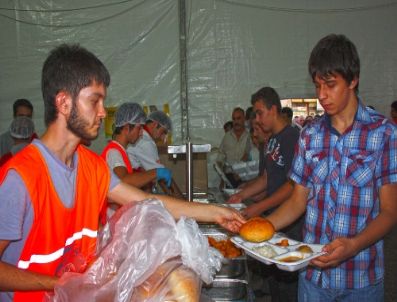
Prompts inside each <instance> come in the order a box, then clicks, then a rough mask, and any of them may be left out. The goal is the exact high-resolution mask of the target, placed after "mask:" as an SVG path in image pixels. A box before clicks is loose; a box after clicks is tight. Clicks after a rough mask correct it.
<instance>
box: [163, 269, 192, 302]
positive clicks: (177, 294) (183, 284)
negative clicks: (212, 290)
mask: <svg viewBox="0 0 397 302" xmlns="http://www.w3.org/2000/svg"><path fill="white" fill-rule="evenodd" d="M199 285H200V284H199V278H198V277H197V275H196V274H195V273H194V272H193V271H192V270H191V269H189V268H187V267H186V266H180V267H178V268H177V269H176V270H174V271H172V273H171V274H170V276H169V278H168V286H169V287H170V288H171V293H172V300H173V301H176V302H198V301H199V299H200V292H199V288H200V286H199Z"/></svg>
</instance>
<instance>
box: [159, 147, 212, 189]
mask: <svg viewBox="0 0 397 302" xmlns="http://www.w3.org/2000/svg"><path fill="white" fill-rule="evenodd" d="M159 156H160V162H161V163H162V164H163V165H164V166H166V167H167V168H168V169H170V170H171V171H172V176H173V178H174V180H175V182H176V183H177V185H178V186H179V189H180V190H181V191H182V192H184V193H186V154H177V155H176V158H173V156H172V154H168V153H167V147H159ZM207 190H208V174H207V154H206V153H193V192H207Z"/></svg>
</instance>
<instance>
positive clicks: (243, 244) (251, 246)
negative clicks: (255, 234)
mask: <svg viewBox="0 0 397 302" xmlns="http://www.w3.org/2000/svg"><path fill="white" fill-rule="evenodd" d="M274 237H276V239H277V240H279V238H278V237H282V238H286V237H285V236H284V235H281V234H278V233H276V234H275V235H274ZM274 237H273V238H274ZM231 241H232V242H233V243H234V244H235V245H236V246H238V247H240V248H242V249H243V250H244V251H245V253H246V254H248V255H250V256H251V257H252V258H255V259H256V260H258V261H260V262H263V263H265V264H268V265H270V264H275V265H276V266H277V267H278V268H279V269H281V270H284V271H290V272H293V271H296V270H298V269H301V268H304V267H306V266H307V265H308V264H309V262H310V260H312V259H314V258H317V257H319V256H321V255H324V254H325V252H322V248H323V246H324V245H322V244H308V243H302V242H299V241H295V240H292V239H288V241H291V242H292V241H294V242H296V244H294V245H290V246H288V247H280V246H278V245H275V244H272V243H270V242H269V241H264V242H260V243H254V242H249V241H245V240H244V239H242V238H241V237H240V236H234V237H232V238H231ZM277 242H278V241H277ZM264 245H267V246H270V247H272V248H273V250H274V251H275V252H276V254H277V256H275V257H273V258H269V257H265V256H262V255H261V254H259V253H258V252H257V251H255V248H256V247H260V246H264ZM301 245H307V246H309V247H310V248H311V249H312V250H313V253H311V254H306V253H301V252H297V251H296V249H297V248H298V247H299V246H301ZM289 256H298V257H300V258H302V259H301V260H297V261H293V262H285V261H283V259H285V258H286V257H289Z"/></svg>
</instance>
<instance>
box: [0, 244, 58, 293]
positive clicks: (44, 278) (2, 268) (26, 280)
mask: <svg viewBox="0 0 397 302" xmlns="http://www.w3.org/2000/svg"><path fill="white" fill-rule="evenodd" d="M9 243H10V241H8V240H0V259H1V256H2V255H3V252H4V251H5V249H6V247H7V246H8V244H9ZM57 280H58V278H56V277H52V276H48V275H43V274H39V273H34V272H30V271H27V270H22V269H19V268H17V267H15V266H13V265H10V264H8V263H5V262H3V261H0V291H42V290H45V291H50V290H53V288H54V286H55V283H56V282H57Z"/></svg>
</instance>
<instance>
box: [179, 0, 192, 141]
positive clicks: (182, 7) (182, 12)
mask: <svg viewBox="0 0 397 302" xmlns="http://www.w3.org/2000/svg"><path fill="white" fill-rule="evenodd" d="M178 4H179V5H178V12H179V61H180V100H181V136H182V141H183V142H185V141H188V140H190V133H189V105H188V103H189V102H188V90H187V55H186V53H187V46H186V45H187V44H186V1H185V0H179V2H178Z"/></svg>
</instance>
